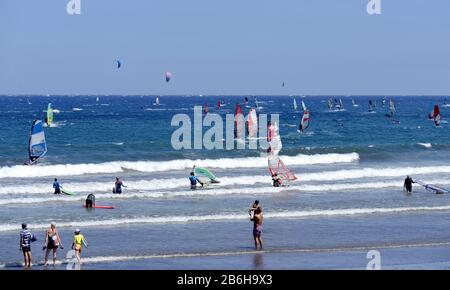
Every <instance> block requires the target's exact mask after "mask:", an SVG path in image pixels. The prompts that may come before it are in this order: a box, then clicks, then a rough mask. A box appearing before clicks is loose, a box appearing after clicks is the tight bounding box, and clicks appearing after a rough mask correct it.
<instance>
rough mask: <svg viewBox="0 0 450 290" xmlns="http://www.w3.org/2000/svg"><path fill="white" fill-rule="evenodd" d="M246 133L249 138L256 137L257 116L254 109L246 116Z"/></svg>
mask: <svg viewBox="0 0 450 290" xmlns="http://www.w3.org/2000/svg"><path fill="white" fill-rule="evenodd" d="M247 132H248V137H249V138H256V137H258V116H257V115H256V110H255V109H254V108H251V109H250V112H249V113H248V116H247Z"/></svg>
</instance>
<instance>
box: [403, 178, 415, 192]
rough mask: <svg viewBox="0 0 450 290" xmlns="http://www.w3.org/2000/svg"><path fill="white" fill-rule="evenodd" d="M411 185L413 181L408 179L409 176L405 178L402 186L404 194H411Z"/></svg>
mask: <svg viewBox="0 0 450 290" xmlns="http://www.w3.org/2000/svg"><path fill="white" fill-rule="evenodd" d="M413 183H414V181H413V180H412V178H411V177H409V175H408V176H406V179H405V183H404V184H403V190H404V191H406V193H411V192H412V184H413Z"/></svg>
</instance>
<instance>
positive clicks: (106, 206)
mask: <svg viewBox="0 0 450 290" xmlns="http://www.w3.org/2000/svg"><path fill="white" fill-rule="evenodd" d="M83 207H86V205H85V204H83ZM92 208H103V209H114V206H111V205H95V206H93V207H92Z"/></svg>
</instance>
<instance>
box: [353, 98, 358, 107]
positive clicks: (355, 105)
mask: <svg viewBox="0 0 450 290" xmlns="http://www.w3.org/2000/svg"><path fill="white" fill-rule="evenodd" d="M352 106H353V107H358V104H356V102H355V99H352Z"/></svg>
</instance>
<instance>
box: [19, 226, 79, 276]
mask: <svg viewBox="0 0 450 290" xmlns="http://www.w3.org/2000/svg"><path fill="white" fill-rule="evenodd" d="M36 241H37V237H36V235H35V234H34V233H32V232H31V231H30V230H29V229H28V226H27V224H26V223H23V224H22V230H21V232H20V240H19V249H20V250H21V251H22V253H23V259H24V267H25V268H26V269H29V268H30V267H31V265H32V255H31V244H32V243H34V242H36ZM83 246H84V247H86V248H87V247H88V242H87V240H86V239H85V238H84V236H83V235H82V234H81V231H80V229H76V230H75V231H74V235H73V243H72V250H74V251H75V257H76V259H77V262H78V264H80V265H81V252H82V249H83ZM58 248H59V249H61V250H63V249H64V245H63V243H62V240H61V237H60V235H59V232H58V230H57V229H56V223H54V222H52V223H51V224H50V227H49V228H48V229H47V230H45V237H44V244H43V245H42V250H43V251H45V256H44V266H45V267H46V266H47V265H48V256H49V254H50V252H53V266H55V265H56V259H57V255H58Z"/></svg>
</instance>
